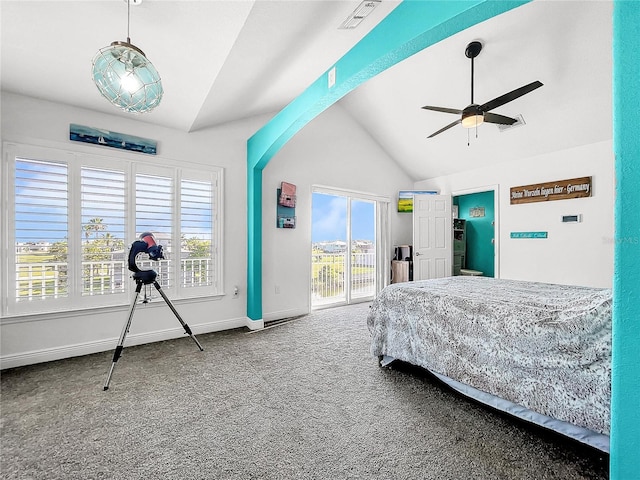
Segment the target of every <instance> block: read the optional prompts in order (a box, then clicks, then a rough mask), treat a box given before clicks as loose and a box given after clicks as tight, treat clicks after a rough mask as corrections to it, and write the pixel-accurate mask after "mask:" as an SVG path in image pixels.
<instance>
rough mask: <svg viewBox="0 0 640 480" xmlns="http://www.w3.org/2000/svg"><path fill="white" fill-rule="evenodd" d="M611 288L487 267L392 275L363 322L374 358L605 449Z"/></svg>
mask: <svg viewBox="0 0 640 480" xmlns="http://www.w3.org/2000/svg"><path fill="white" fill-rule="evenodd" d="M611 302H612V294H611V290H610V289H602V288H590V287H576V286H568V285H553V284H545V283H533V282H522V281H515V280H505V279H494V278H486V277H467V276H457V277H447V278H440V279H434V280H425V281H416V282H407V283H397V284H392V285H389V286H388V287H386V288H384V289H383V290H382V292H380V294H379V295H378V297H377V298H376V299H375V301H374V302H373V304H372V306H371V309H370V313H369V315H368V319H367V323H368V327H369V331H370V333H371V353H372V354H373V355H374V356H377V357H378V358H379V359H380V360H381V364H383V365H384V364H386V363H389V362H390V361H392V360H401V361H404V362H408V363H411V364H413V365H417V366H420V367H423V368H425V369H427V370H428V371H430V372H431V373H433V374H434V375H436V376H437V377H438V378H440V379H441V380H443V381H444V382H445V383H447V384H449V385H450V386H451V387H453V388H454V389H456V390H458V391H459V392H461V393H463V394H465V395H467V396H470V397H472V398H475V399H476V400H479V401H481V402H483V403H485V404H488V405H490V406H492V407H494V408H498V409H500V410H502V411H505V412H508V413H511V414H512V415H515V416H517V417H519V418H522V419H525V420H527V421H530V422H533V423H535V424H538V425H541V426H544V427H547V428H551V429H553V430H555V431H557V432H560V433H562V434H564V435H567V436H569V437H571V438H574V439H576V440H578V441H580V442H583V443H586V444H588V445H591V446H592V447H595V448H597V449H599V450H602V451H605V452H608V451H609V421H610V400H611Z"/></svg>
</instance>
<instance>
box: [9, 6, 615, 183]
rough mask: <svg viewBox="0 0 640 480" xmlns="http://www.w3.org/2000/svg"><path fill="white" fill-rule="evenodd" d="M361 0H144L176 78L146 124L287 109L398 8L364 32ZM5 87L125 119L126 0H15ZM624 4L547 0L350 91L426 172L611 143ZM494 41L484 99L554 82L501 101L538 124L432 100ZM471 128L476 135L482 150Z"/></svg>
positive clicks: (166, 81) (456, 86)
mask: <svg viewBox="0 0 640 480" xmlns="http://www.w3.org/2000/svg"><path fill="white" fill-rule="evenodd" d="M359 3H360V2H359V1H358V0H355V1H351V0H337V1H329V0H315V1H314V0H282V1H276V0H256V1H248V0H200V1H188V0H174V1H169V0H143V3H142V5H139V6H132V7H131V26H130V37H131V41H132V43H133V44H135V45H136V46H138V47H139V48H141V49H142V50H144V52H145V53H146V54H147V57H148V58H149V59H150V60H151V61H152V62H153V63H154V65H155V66H156V68H157V69H158V71H159V72H160V74H161V76H162V81H163V86H164V90H165V94H164V98H163V100H162V103H161V105H160V106H159V107H158V108H157V109H156V110H154V111H153V112H151V113H149V114H144V115H142V116H140V120H141V121H145V122H149V123H153V124H157V125H162V126H166V127H171V128H176V129H180V130H183V131H195V130H200V129H203V128H207V127H211V126H215V125H219V124H222V123H227V122H231V121H235V120H239V119H243V118H248V117H251V116H255V115H260V114H265V113H276V112H277V111H279V110H280V109H282V108H283V107H284V106H285V105H286V104H288V103H289V102H290V101H291V100H293V99H294V98H295V97H296V96H298V95H299V94H300V93H302V92H303V91H304V89H305V88H306V87H308V86H309V85H310V84H311V83H313V81H315V80H316V79H317V78H318V77H319V76H320V75H322V74H323V73H324V72H325V71H327V70H328V69H329V68H330V67H331V66H332V65H333V64H334V63H335V61H336V60H337V59H338V58H340V57H341V56H342V55H344V54H345V53H346V52H347V51H348V50H349V49H350V48H351V47H352V46H353V45H354V44H355V43H357V42H358V41H359V40H360V39H361V38H362V37H363V36H364V35H366V34H367V33H368V32H369V31H370V30H371V29H372V28H373V27H374V26H375V25H376V24H377V23H378V22H379V21H380V20H382V19H383V18H384V17H385V16H386V15H387V14H388V13H389V12H391V11H392V10H393V9H394V8H395V7H396V6H397V5H398V3H399V2H398V1H394V0H383V1H382V3H381V4H380V6H379V7H378V8H376V10H374V12H373V13H372V14H371V15H370V16H369V17H368V18H367V19H365V20H364V22H363V23H362V24H361V25H360V26H359V27H358V28H356V29H355V30H339V29H338V28H337V27H338V26H339V25H340V23H342V21H343V20H344V19H345V18H346V17H347V15H348V14H349V13H350V12H352V11H353V10H354V8H355V7H356V6H357V5H358V4H359ZM0 6H1V10H0V16H1V18H0V20H1V28H2V31H1V40H2V50H1V54H2V56H1V76H0V81H1V82H2V90H6V91H10V92H15V93H20V94H23V95H28V96H32V97H36V98H42V99H45V100H52V101H56V102H61V103H65V104H70V105H74V106H78V107H83V108H87V109H91V110H96V111H101V112H105V113H109V114H116V115H129V114H126V113H123V112H120V111H119V110H118V109H116V108H115V107H113V106H112V105H110V104H109V103H108V102H107V101H106V100H104V99H102V98H101V97H100V94H99V93H98V91H97V89H96V87H95V86H94V85H93V82H92V80H91V76H90V71H91V59H92V58H93V56H94V55H95V53H96V52H97V51H98V50H99V49H100V48H102V47H105V46H107V45H109V44H110V43H111V42H112V41H114V40H121V41H122V40H125V39H126V32H127V16H126V15H127V6H126V2H124V1H123V0H80V1H55V0H49V1H29V0H19V1H12V0H2V1H1V3H0ZM611 12H612V3H611V2H610V1H589V0H586V1H579V0H575V1H555V0H546V1H545V0H535V1H534V2H532V3H530V4H527V5H525V6H523V7H519V8H517V9H515V10H512V11H510V12H507V13H505V14H503V15H500V16H499V17H496V18H493V19H490V20H488V21H487V22H484V23H482V24H479V25H476V26H474V27H472V28H471V29H469V30H466V31H464V32H462V33H460V34H458V35H455V36H453V37H451V38H449V39H446V40H444V41H443V42H440V43H438V44H436V45H434V46H433V47H430V48H428V49H426V50H423V51H422V52H419V53H418V54H416V55H414V56H413V57H411V58H409V59H407V60H405V61H404V62H402V63H400V64H398V65H396V66H395V67H393V68H391V69H389V70H387V71H386V72H383V73H382V74H380V75H378V76H377V77H376V78H374V79H372V80H370V81H369V82H367V83H366V84H364V85H362V86H361V87H359V88H358V89H357V90H355V91H354V92H352V93H350V94H349V95H347V96H346V97H345V98H344V99H343V100H341V101H340V104H341V106H342V107H344V108H345V109H346V110H347V111H348V112H349V113H350V114H351V115H352V116H353V117H354V118H355V119H356V120H357V121H358V122H359V123H360V124H361V125H362V126H363V127H364V128H365V129H366V130H367V131H369V133H370V134H371V135H372V137H373V138H375V139H376V141H377V142H378V143H379V144H380V145H381V147H382V148H383V149H384V150H385V151H386V152H387V153H388V154H389V155H390V156H391V157H392V158H394V159H395V160H396V161H397V162H398V164H399V165H400V166H401V167H402V168H403V169H405V170H406V171H407V173H408V174H409V175H411V176H412V177H413V178H414V179H416V180H419V179H424V178H429V177H434V176H438V175H444V174H449V173H454V172H457V171H463V170H468V169H470V168H480V167H483V166H485V165H488V164H491V163H497V162H502V161H508V160H513V159H517V158H522V157H531V156H535V155H538V154H542V153H545V152H549V151H553V150H560V149H564V148H570V147H574V146H577V145H582V144H588V143H593V142H597V141H601V140H607V139H610V138H611V136H612V125H611V65H612V63H611ZM472 40H480V41H481V42H482V43H483V44H484V48H483V51H482V52H481V53H480V55H479V57H478V58H477V59H476V60H475V100H476V102H477V103H484V102H486V101H488V100H490V99H492V98H494V97H497V96H499V95H501V94H503V93H506V92H508V91H511V90H513V89H515V88H518V87H520V86H522V85H525V84H527V83H530V82H532V81H534V80H540V81H541V82H542V83H543V84H544V86H543V87H541V88H539V89H537V90H535V91H534V92H532V93H530V94H528V95H525V96H523V97H521V98H519V99H517V100H515V101H513V102H511V103H509V104H507V105H505V106H503V107H500V108H498V109H496V110H495V112H496V113H501V114H503V115H508V116H515V115H518V114H521V115H523V117H524V119H525V122H526V125H524V126H521V127H517V128H514V129H513V130H509V131H505V132H499V130H498V128H497V127H496V126H495V125H482V126H480V127H479V128H478V138H475V131H474V130H471V131H468V130H466V129H464V128H462V127H461V126H459V125H458V126H456V127H454V128H452V129H450V130H448V131H446V132H444V133H442V134H440V135H438V136H436V137H434V138H432V139H427V138H426V137H427V136H428V135H430V134H431V133H433V132H434V131H436V130H438V129H440V128H441V127H443V126H444V125H446V124H448V123H450V122H451V121H453V120H455V117H454V116H453V115H450V114H444V113H439V112H432V111H426V110H422V109H420V107H421V106H422V105H438V106H445V107H450V108H457V109H462V108H464V107H465V106H466V105H467V104H468V103H470V102H469V100H470V61H469V59H467V58H466V57H465V55H464V49H465V46H466V45H467V43H469V42H470V41H472ZM467 133H471V134H472V135H471V141H470V143H471V144H470V146H467Z"/></svg>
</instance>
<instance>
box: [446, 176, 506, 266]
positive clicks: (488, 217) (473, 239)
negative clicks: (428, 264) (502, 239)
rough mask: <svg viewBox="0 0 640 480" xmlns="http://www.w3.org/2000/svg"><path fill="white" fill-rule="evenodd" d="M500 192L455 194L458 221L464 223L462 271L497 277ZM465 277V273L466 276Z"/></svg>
mask: <svg viewBox="0 0 640 480" xmlns="http://www.w3.org/2000/svg"><path fill="white" fill-rule="evenodd" d="M496 192H497V190H495V189H491V190H488V189H487V188H486V187H485V188H483V189H482V190H478V191H473V192H469V193H466V192H465V193H462V192H460V194H455V195H454V197H453V204H454V206H457V210H458V215H457V218H458V219H460V220H464V225H465V232H464V238H465V243H466V245H465V253H464V256H463V258H464V265H461V269H462V271H463V272H464V271H467V272H476V273H474V274H476V275H477V274H478V273H477V272H480V273H481V275H482V276H484V277H497V276H499V275H497V272H498V256H497V255H496V252H497V238H498V237H497V235H496V232H497V217H498V216H497V204H496V196H497V194H496ZM463 274H464V273H463Z"/></svg>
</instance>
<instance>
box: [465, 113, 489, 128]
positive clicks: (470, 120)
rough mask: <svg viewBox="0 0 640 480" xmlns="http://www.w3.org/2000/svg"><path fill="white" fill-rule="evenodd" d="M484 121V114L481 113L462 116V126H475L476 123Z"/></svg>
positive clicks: (479, 123)
mask: <svg viewBox="0 0 640 480" xmlns="http://www.w3.org/2000/svg"><path fill="white" fill-rule="evenodd" d="M483 123H484V115H482V114H476V115H474V114H471V115H467V116H466V117H462V126H463V127H464V128H475V127H477V126H478V125H481V124H483Z"/></svg>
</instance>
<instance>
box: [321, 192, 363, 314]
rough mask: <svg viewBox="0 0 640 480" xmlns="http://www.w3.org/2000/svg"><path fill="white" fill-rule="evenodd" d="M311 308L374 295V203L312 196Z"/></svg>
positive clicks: (329, 196) (344, 197)
mask: <svg viewBox="0 0 640 480" xmlns="http://www.w3.org/2000/svg"><path fill="white" fill-rule="evenodd" d="M311 241H312V249H311V275H312V278H311V306H312V307H314V308H318V307H323V306H328V305H334V304H344V303H352V302H355V301H362V300H370V299H372V298H373V296H374V294H375V292H376V202H375V201H372V200H365V199H362V198H357V197H355V196H351V195H348V194H329V193H324V192H315V191H314V192H313V205H312V232H311Z"/></svg>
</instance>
